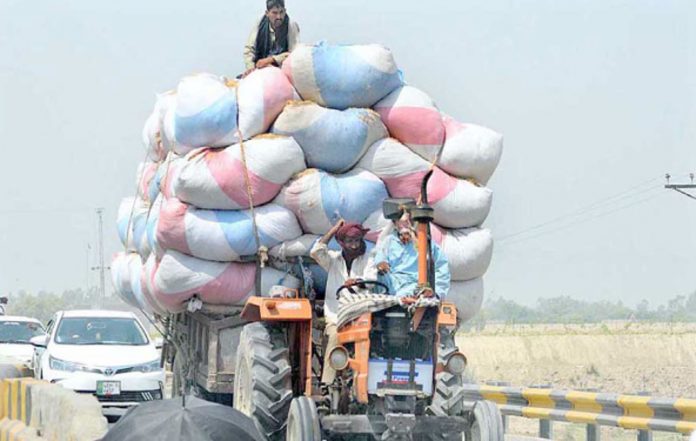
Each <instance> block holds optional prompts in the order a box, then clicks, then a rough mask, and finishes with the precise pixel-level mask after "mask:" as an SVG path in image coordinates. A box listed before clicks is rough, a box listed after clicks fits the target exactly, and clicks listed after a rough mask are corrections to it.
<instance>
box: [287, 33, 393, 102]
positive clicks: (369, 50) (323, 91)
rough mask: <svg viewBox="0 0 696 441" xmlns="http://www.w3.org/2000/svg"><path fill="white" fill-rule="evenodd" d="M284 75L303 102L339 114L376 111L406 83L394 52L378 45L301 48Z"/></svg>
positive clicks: (291, 59) (321, 45) (289, 58)
mask: <svg viewBox="0 0 696 441" xmlns="http://www.w3.org/2000/svg"><path fill="white" fill-rule="evenodd" d="M283 72H285V74H286V75H287V76H288V78H289V79H290V81H291V82H292V84H293V86H295V89H296V90H297V92H299V94H300V96H301V97H302V99H304V100H308V101H314V102H315V103H317V104H319V105H321V106H324V107H330V108H332V109H339V110H345V109H347V108H349V107H372V106H373V105H374V104H375V103H376V102H377V101H379V100H380V99H382V98H384V97H385V96H386V95H387V94H389V93H390V92H391V91H392V90H394V89H396V88H397V87H399V86H401V84H402V83H403V81H402V79H401V72H399V69H398V68H397V67H396V62H395V61H394V56H393V55H392V53H391V51H390V50H389V49H387V48H385V47H384V46H381V45H378V44H370V45H352V46H340V45H329V44H326V43H324V42H322V43H319V44H317V45H314V46H306V45H300V46H299V47H297V48H296V49H295V50H294V51H293V52H292V53H291V54H290V56H289V57H288V58H287V59H286V60H285V62H284V63H283Z"/></svg>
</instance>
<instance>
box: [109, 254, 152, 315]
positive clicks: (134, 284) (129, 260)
mask: <svg viewBox="0 0 696 441" xmlns="http://www.w3.org/2000/svg"><path fill="white" fill-rule="evenodd" d="M142 266H143V263H142V260H140V256H138V255H137V254H135V253H117V254H115V255H114V257H113V260H112V261H111V281H112V282H113V285H114V288H115V290H116V293H117V294H118V296H119V297H120V298H121V300H123V301H124V302H126V303H127V304H128V305H130V306H132V307H134V308H139V309H146V304H145V299H144V297H143V293H142V290H141V288H140V272H141V271H142Z"/></svg>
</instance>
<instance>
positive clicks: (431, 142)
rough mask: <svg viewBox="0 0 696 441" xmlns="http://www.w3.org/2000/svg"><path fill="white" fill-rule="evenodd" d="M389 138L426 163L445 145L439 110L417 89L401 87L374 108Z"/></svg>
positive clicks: (443, 126)
mask: <svg viewBox="0 0 696 441" xmlns="http://www.w3.org/2000/svg"><path fill="white" fill-rule="evenodd" d="M375 110H376V111H377V113H379V115H380V116H381V117H382V121H384V124H385V125H386V126H387V128H388V129H389V133H390V134H391V136H392V137H394V138H396V139H398V140H399V141H401V142H402V143H403V144H404V145H406V146H407V147H408V148H410V149H411V150H413V151H414V152H415V153H417V154H418V155H420V156H422V157H423V158H426V159H434V158H435V157H436V156H437V154H438V152H439V151H440V148H441V147H442V144H443V143H444V142H445V125H444V124H443V121H442V116H441V115H440V110H438V108H437V107H436V106H435V103H434V102H433V100H432V99H430V97H429V96H428V95H427V94H426V93H425V92H423V91H421V90H420V89H416V88H415V87H413V86H403V87H400V88H398V89H396V90H395V91H393V92H392V93H390V94H389V95H387V96H386V97H385V98H384V99H383V100H381V101H380V102H378V103H377V104H375Z"/></svg>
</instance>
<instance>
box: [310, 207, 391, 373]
mask: <svg viewBox="0 0 696 441" xmlns="http://www.w3.org/2000/svg"><path fill="white" fill-rule="evenodd" d="M368 231H369V230H368V229H366V228H363V227H362V225H360V224H357V223H346V222H345V221H344V220H343V219H341V220H339V221H338V222H337V223H336V225H334V226H333V227H332V228H331V230H329V232H328V233H326V234H325V235H324V237H322V238H321V239H319V240H318V241H317V243H316V244H314V246H313V247H312V251H311V252H310V255H311V256H312V258H313V259H314V260H316V262H317V263H318V264H319V265H320V266H321V267H322V268H324V270H326V272H327V273H328V277H327V280H326V298H325V299H324V318H325V320H326V327H325V328H324V333H325V334H326V336H327V337H328V339H329V342H328V344H327V346H326V355H327V357H328V354H329V352H331V349H333V348H334V347H335V346H336V344H337V339H336V323H337V318H338V317H337V314H338V299H337V298H336V291H337V290H338V288H340V287H341V286H343V285H347V286H353V285H355V284H357V283H358V282H359V281H360V280H376V279H377V270H376V267H375V266H374V264H373V262H372V258H371V255H370V254H369V253H367V245H366V244H365V234H366V233H367V232H368ZM334 237H335V238H336V241H337V242H338V244H339V245H340V246H341V251H333V250H329V242H330V241H331V239H333V238H334ZM335 376H336V372H335V371H334V370H333V369H331V367H330V366H329V363H328V359H327V360H325V363H324V372H323V374H322V382H324V383H325V384H329V383H332V382H333V380H334V378H335Z"/></svg>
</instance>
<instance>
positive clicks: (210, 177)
mask: <svg viewBox="0 0 696 441" xmlns="http://www.w3.org/2000/svg"><path fill="white" fill-rule="evenodd" d="M244 148H245V152H246V160H247V167H248V170H249V179H250V181H251V192H252V195H253V197H252V199H253V201H254V205H262V204H265V203H267V202H269V201H271V200H272V199H273V198H274V197H275V196H276V195H277V194H278V192H279V191H280V189H281V187H282V186H283V184H285V182H287V180H288V179H290V177H291V176H292V175H294V174H295V173H297V172H300V171H302V170H304V169H305V162H304V155H303V153H302V149H301V148H300V146H299V145H297V143H296V142H295V141H294V140H293V139H292V138H289V137H285V136H277V135H261V136H257V137H256V138H254V139H252V140H250V141H246V142H244ZM174 191H175V193H176V195H177V197H178V198H179V199H181V200H182V201H184V202H186V203H189V204H191V205H195V206H196V207H199V208H208V209H217V210H239V209H244V208H249V198H248V195H247V186H246V181H245V178H244V165H243V162H242V157H241V148H240V145H239V144H236V145H233V146H231V147H228V148H226V149H223V150H205V151H201V152H195V153H193V154H192V155H191V156H189V157H188V158H186V163H185V165H184V166H183V167H182V169H181V172H180V173H179V175H178V176H177V179H176V181H175V182H174Z"/></svg>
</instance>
